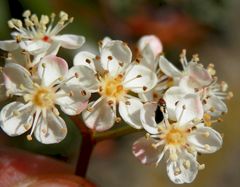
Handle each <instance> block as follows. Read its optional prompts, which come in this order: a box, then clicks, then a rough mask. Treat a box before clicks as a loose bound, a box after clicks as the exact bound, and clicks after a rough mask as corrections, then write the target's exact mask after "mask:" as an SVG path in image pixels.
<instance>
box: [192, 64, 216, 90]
mask: <svg viewBox="0 0 240 187" xmlns="http://www.w3.org/2000/svg"><path fill="white" fill-rule="evenodd" d="M188 72H189V76H190V77H191V79H192V80H194V81H196V82H198V84H199V85H201V86H208V85H209V84H210V83H211V82H212V81H213V79H212V76H211V75H210V74H209V73H208V71H207V70H206V69H204V67H203V66H202V65H201V64H198V63H194V62H190V63H189V66H188Z"/></svg>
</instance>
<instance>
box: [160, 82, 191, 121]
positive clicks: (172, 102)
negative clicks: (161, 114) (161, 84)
mask: <svg viewBox="0 0 240 187" xmlns="http://www.w3.org/2000/svg"><path fill="white" fill-rule="evenodd" d="M186 94H187V93H186V91H185V90H184V89H182V88H180V87H177V86H174V87H171V88H169V89H168V90H167V91H166V93H165V94H164V97H163V98H164V100H165V102H166V106H167V111H168V116H169V119H171V120H176V113H175V110H176V104H177V102H178V101H179V100H180V99H181V98H183V97H184V96H185V95H186Z"/></svg>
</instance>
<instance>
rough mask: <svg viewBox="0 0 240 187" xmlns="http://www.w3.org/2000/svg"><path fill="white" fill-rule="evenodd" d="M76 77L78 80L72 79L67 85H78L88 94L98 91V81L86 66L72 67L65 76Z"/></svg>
mask: <svg viewBox="0 0 240 187" xmlns="http://www.w3.org/2000/svg"><path fill="white" fill-rule="evenodd" d="M76 73H77V75H78V78H73V79H71V80H70V81H69V84H79V85H81V86H82V87H84V88H86V89H87V90H88V91H90V92H96V91H97V90H98V81H97V77H96V75H95V72H94V71H93V70H92V69H90V68H89V67H87V66H83V65H79V66H73V67H72V68H71V69H70V70H69V72H68V73H67V75H66V78H69V77H72V76H74V74H76Z"/></svg>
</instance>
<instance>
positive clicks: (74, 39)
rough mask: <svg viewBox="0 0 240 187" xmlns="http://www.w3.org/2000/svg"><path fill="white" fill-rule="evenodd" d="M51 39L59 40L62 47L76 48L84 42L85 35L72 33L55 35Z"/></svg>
mask: <svg viewBox="0 0 240 187" xmlns="http://www.w3.org/2000/svg"><path fill="white" fill-rule="evenodd" d="M53 40H54V41H57V42H59V43H60V44H61V46H62V47H64V48H67V49H77V48H80V47H81V46H82V45H83V44H84V43H85V37H83V36H79V35H74V34H63V35H60V36H55V37H54V38H53Z"/></svg>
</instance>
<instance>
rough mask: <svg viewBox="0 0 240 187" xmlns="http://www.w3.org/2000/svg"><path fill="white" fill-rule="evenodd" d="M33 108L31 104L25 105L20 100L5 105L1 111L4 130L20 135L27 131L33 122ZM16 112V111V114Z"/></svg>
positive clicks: (0, 115) (1, 123)
mask: <svg viewBox="0 0 240 187" xmlns="http://www.w3.org/2000/svg"><path fill="white" fill-rule="evenodd" d="M32 109H33V108H32V106H31V105H30V106H29V105H24V104H23V103H20V102H12V103H9V104H8V105H6V106H4V107H3V108H2V110H1V113H0V125H1V128H2V130H3V131H4V132H5V133H6V134H8V135H9V136H18V135H21V134H23V133H25V132H26V131H27V130H28V129H29V128H30V127H31V125H32V122H33V115H31V112H32ZM14 112H16V114H15V115H14ZM18 112H19V113H18ZM17 113H18V115H17ZM24 125H25V127H24Z"/></svg>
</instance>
